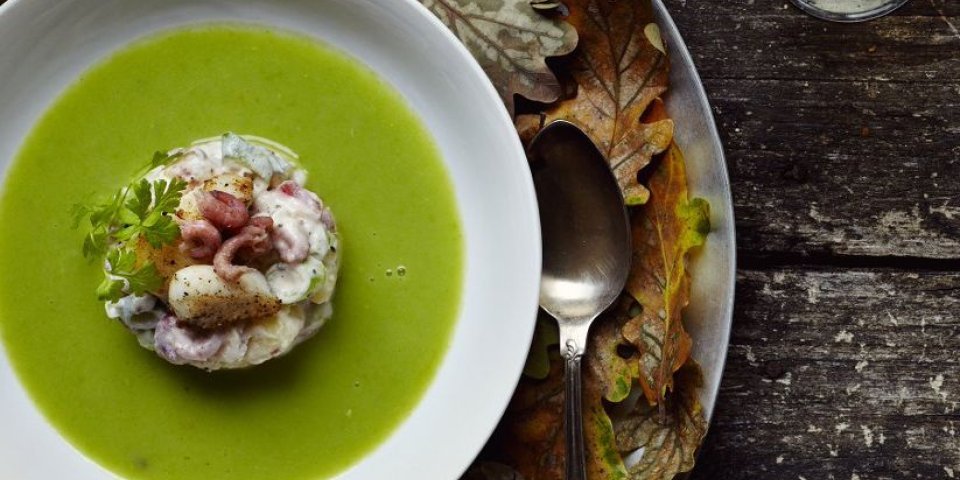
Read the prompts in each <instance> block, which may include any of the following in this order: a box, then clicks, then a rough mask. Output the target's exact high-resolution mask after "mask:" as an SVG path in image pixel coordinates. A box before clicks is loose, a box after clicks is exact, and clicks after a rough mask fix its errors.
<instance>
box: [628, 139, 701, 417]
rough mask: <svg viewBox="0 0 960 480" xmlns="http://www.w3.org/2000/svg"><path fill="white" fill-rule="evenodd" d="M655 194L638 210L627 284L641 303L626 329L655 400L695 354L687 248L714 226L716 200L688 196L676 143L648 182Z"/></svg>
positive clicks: (648, 393) (641, 376)
mask: <svg viewBox="0 0 960 480" xmlns="http://www.w3.org/2000/svg"><path fill="white" fill-rule="evenodd" d="M648 187H649V188H650V193H651V195H652V199H651V201H650V202H649V203H647V204H646V205H643V206H642V207H639V208H637V209H636V210H634V212H633V215H632V218H631V223H632V226H633V266H632V269H631V272H630V277H629V279H628V280H627V288H626V290H627V291H628V292H629V293H630V295H632V296H633V298H635V299H636V300H637V302H638V303H639V306H640V312H639V314H638V315H636V316H634V317H633V318H631V319H630V320H629V321H628V322H627V323H626V324H625V325H624V326H623V329H622V331H621V333H622V334H623V337H624V338H626V339H627V340H628V341H630V342H631V343H632V344H633V346H634V347H635V348H636V349H637V351H638V352H639V356H640V358H639V381H640V385H641V387H642V388H643V391H644V395H645V396H646V398H647V400H648V402H650V404H651V405H654V404H656V403H657V402H659V401H660V400H662V399H663V397H664V396H665V395H666V392H667V390H669V389H670V388H671V386H672V383H673V372H675V371H676V370H677V369H678V368H680V366H682V365H683V364H684V363H685V362H686V360H687V358H688V357H689V354H690V347H691V340H690V336H689V335H688V334H687V332H686V331H685V330H684V328H683V323H682V321H681V313H682V310H683V308H684V307H686V306H687V303H688V302H689V296H690V278H689V275H688V273H687V268H686V265H687V262H686V257H687V253H688V252H689V251H690V250H691V249H693V248H695V247H697V246H699V245H702V244H703V242H704V241H705V240H706V236H707V234H708V233H709V232H710V220H709V218H710V206H709V205H708V204H707V202H706V201H704V200H703V199H699V198H695V199H692V200H691V199H688V198H687V174H686V167H685V166H684V160H683V154H682V153H681V152H680V149H679V148H678V147H677V146H676V145H672V146H671V148H670V149H669V150H667V152H666V153H665V154H664V155H663V158H662V160H661V162H660V164H659V165H658V166H657V168H656V170H655V171H654V172H653V175H652V176H651V177H650V180H649V182H648Z"/></svg>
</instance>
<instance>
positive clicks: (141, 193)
mask: <svg viewBox="0 0 960 480" xmlns="http://www.w3.org/2000/svg"><path fill="white" fill-rule="evenodd" d="M158 181H159V182H162V181H163V180H158ZM164 183H166V182H164ZM131 189H132V190H133V197H131V198H130V199H129V200H127V203H126V205H125V206H126V207H127V209H128V210H129V211H130V212H131V213H133V214H134V215H136V216H137V217H138V218H143V217H145V216H146V215H147V212H148V211H150V204H152V203H153V195H152V194H151V193H150V182H148V181H147V179H145V178H144V179H141V180H140V182H138V183H135V184H133V185H132V188H131ZM123 220H124V221H125V222H128V223H132V220H131V219H130V218H124V219H123Z"/></svg>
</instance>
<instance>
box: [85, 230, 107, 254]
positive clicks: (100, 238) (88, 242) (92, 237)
mask: <svg viewBox="0 0 960 480" xmlns="http://www.w3.org/2000/svg"><path fill="white" fill-rule="evenodd" d="M107 236H108V235H107V230H106V229H105V228H103V227H97V228H95V229H93V230H92V231H90V233H88V234H87V236H86V237H84V238H83V257H84V258H86V259H88V260H91V259H94V258H96V257H99V256H101V255H103V253H104V252H106V251H107V246H108V245H107Z"/></svg>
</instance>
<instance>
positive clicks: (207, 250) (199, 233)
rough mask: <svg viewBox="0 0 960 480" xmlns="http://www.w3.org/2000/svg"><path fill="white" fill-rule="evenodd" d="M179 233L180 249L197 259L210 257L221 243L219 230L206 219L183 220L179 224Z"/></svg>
mask: <svg viewBox="0 0 960 480" xmlns="http://www.w3.org/2000/svg"><path fill="white" fill-rule="evenodd" d="M180 234H181V235H182V236H183V243H181V244H180V251H182V252H184V253H188V254H189V255H190V257H192V258H194V259H197V260H202V259H207V258H210V257H212V256H213V255H214V254H215V253H217V250H219V249H220V245H221V243H223V239H222V237H221V236H220V231H219V230H217V227H214V226H213V224H212V223H210V222H209V221H207V220H194V221H190V222H185V223H184V224H183V225H181V226H180Z"/></svg>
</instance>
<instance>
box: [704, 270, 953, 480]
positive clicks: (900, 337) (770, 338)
mask: <svg viewBox="0 0 960 480" xmlns="http://www.w3.org/2000/svg"><path fill="white" fill-rule="evenodd" d="M957 312H960V274H958V273H943V272H901V271H892V270H884V269H879V270H877V269H855V270H850V271H825V270H822V271H805V270H802V269H797V268H785V269H775V270H770V271H744V272H742V273H741V274H740V275H739V279H738V285H737V308H736V314H735V324H734V331H733V336H732V338H731V348H730V354H729V357H728V360H727V368H726V372H725V374H724V379H723V384H722V387H721V392H720V398H719V402H718V404H717V411H716V413H715V416H714V422H713V425H712V427H711V432H710V434H709V435H708V440H707V442H706V445H705V447H704V450H703V454H702V456H701V458H700V461H699V463H698V464H699V466H698V469H697V474H696V475H695V476H694V478H696V479H708V478H724V479H731V480H736V479H750V480H753V479H756V478H778V479H797V478H807V479H810V480H813V479H821V478H823V479H826V478H836V479H844V480H846V479H855V478H860V479H861V480H868V479H895V478H897V479H899V478H951V477H953V476H954V475H960V437H958V431H960V412H958V401H960V357H958V356H957V355H956V352H957V351H958V350H960V335H958V329H960V316H958V313H957Z"/></svg>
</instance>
